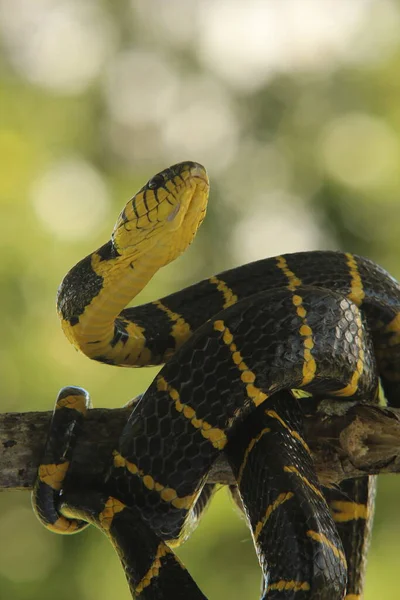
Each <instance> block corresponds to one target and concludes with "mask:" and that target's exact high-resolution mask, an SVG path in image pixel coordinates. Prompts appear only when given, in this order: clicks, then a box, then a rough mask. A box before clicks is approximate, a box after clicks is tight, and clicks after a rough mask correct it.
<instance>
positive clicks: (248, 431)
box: [225, 391, 347, 600]
mask: <svg viewBox="0 0 400 600" xmlns="http://www.w3.org/2000/svg"><path fill="white" fill-rule="evenodd" d="M277 415H278V417H277ZM302 417H303V410H302V409H301V407H300V406H299V403H298V401H297V400H296V399H295V398H293V397H292V396H291V394H290V392H286V391H285V392H278V393H277V394H275V395H274V396H273V398H271V401H270V402H266V403H264V404H263V405H261V406H260V407H259V408H257V410H255V411H254V412H253V413H252V414H251V415H250V416H249V417H248V418H247V419H246V421H245V422H244V423H243V424H242V425H241V426H240V427H239V428H238V430H237V431H236V433H235V436H234V437H233V439H232V440H231V441H230V442H229V444H228V445H227V447H226V449H225V454H226V456H227V458H228V460H229V462H230V464H231V467H232V470H233V473H234V475H235V477H236V479H237V481H238V489H239V493H240V497H241V500H242V503H243V506H244V507H245V512H246V516H247V519H248V522H249V526H250V529H251V531H252V533H253V537H254V541H255V545H256V549H257V554H258V556H259V559H260V564H261V567H262V569H263V572H264V575H265V586H264V588H265V591H264V593H265V596H264V597H265V598H268V599H269V600H304V599H308V598H313V600H332V599H336V598H342V597H343V594H344V592H345V590H346V580H347V571H346V563H345V559H344V552H343V548H342V544H341V540H340V537H339V534H338V532H337V529H336V527H335V524H334V523H333V520H332V517H331V514H330V512H329V508H328V505H327V503H326V500H325V498H324V496H323V493H322V491H321V488H320V486H319V483H318V480H317V477H316V475H315V472H314V466H313V461H312V458H311V455H310V452H309V450H308V447H307V445H306V444H305V443H304V437H303V419H302ZM338 558H339V560H338Z"/></svg>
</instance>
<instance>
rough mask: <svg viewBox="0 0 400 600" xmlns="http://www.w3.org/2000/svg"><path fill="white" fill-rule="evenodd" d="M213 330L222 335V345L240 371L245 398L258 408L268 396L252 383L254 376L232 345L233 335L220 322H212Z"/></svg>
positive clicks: (235, 347) (234, 345) (222, 322)
mask: <svg viewBox="0 0 400 600" xmlns="http://www.w3.org/2000/svg"><path fill="white" fill-rule="evenodd" d="M214 330H215V331H220V332H221V333H222V334H223V335H222V339H223V341H224V343H225V344H226V345H227V346H228V348H229V350H230V351H231V354H232V360H233V362H234V363H235V365H236V366H237V368H238V369H239V371H241V372H242V373H241V376H240V378H241V380H242V381H243V383H246V392H247V396H248V397H249V398H250V400H251V401H252V402H253V404H254V405H255V406H259V404H261V403H262V402H264V400H266V399H267V398H268V395H267V394H265V393H264V392H262V391H261V390H260V388H258V387H256V386H255V385H254V381H255V380H256V374H255V373H254V372H253V371H251V370H250V369H249V367H248V366H247V365H246V363H245V362H244V360H243V358H242V355H241V354H240V352H239V350H238V349H237V346H236V344H234V343H233V335H232V333H231V332H230V331H229V329H228V327H225V323H224V321H222V320H217V321H214Z"/></svg>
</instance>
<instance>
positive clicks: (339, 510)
mask: <svg viewBox="0 0 400 600" xmlns="http://www.w3.org/2000/svg"><path fill="white" fill-rule="evenodd" d="M330 507H331V509H332V510H333V511H334V512H333V519H334V521H335V522H336V523H346V522H347V521H353V520H355V519H368V518H369V516H370V511H369V507H368V505H367V504H359V503H357V502H348V501H346V502H345V501H342V500H335V501H334V502H331V503H330Z"/></svg>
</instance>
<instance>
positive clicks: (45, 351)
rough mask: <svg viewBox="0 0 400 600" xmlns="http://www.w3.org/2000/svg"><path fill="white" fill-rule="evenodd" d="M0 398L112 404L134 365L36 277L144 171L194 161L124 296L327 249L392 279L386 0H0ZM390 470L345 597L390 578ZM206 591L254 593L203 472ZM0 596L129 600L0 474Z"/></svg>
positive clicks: (249, 571) (399, 108) (393, 583)
mask: <svg viewBox="0 0 400 600" xmlns="http://www.w3.org/2000/svg"><path fill="white" fill-rule="evenodd" d="M0 36H1V54H0V70H1V71H0V72H1V81H0V86H1V95H0V115H1V128H0V165H1V177H0V203H1V221H0V252H1V257H2V260H1V262H0V286H1V294H0V301H1V307H2V310H1V313H0V319H1V332H2V343H1V346H0V369H1V404H0V406H1V411H29V410H48V409H50V408H51V407H52V405H53V402H54V398H55V396H56V393H57V391H58V389H59V388H60V387H61V386H64V385H67V384H75V385H81V386H84V387H85V388H87V389H88V390H90V392H91V395H92V398H93V401H94V403H95V405H96V406H107V407H117V406H120V405H121V404H123V403H125V402H126V401H127V400H128V399H130V398H132V397H133V396H135V395H136V394H137V393H138V392H140V391H142V390H144V389H145V388H146V386H147V385H148V384H149V382H150V381H151V380H152V378H153V377H154V375H155V370H154V369H141V370H130V369H117V368H113V367H108V366H106V365H101V364H95V363H91V362H90V361H89V360H87V359H86V358H85V357H83V356H82V355H79V354H78V353H77V352H75V350H74V349H73V348H72V346H70V345H69V344H68V342H67V341H66V339H65V338H64V337H63V335H62V333H61V330H60V327H59V323H58V321H57V317H56V314H55V306H54V304H55V293H56V289H57V286H58V284H59V282H60V281H61V278H62V277H63V275H64V274H65V273H66V271H67V270H68V269H69V268H70V267H71V266H72V265H73V264H74V263H75V262H76V261H78V260H79V259H80V258H81V257H83V256H84V255H85V254H87V253H89V252H91V251H92V250H94V249H95V248H96V247H98V246H99V245H100V244H101V243H103V242H104V241H106V240H107V239H108V236H109V233H110V231H111V229H112V226H113V223H114V220H115V218H116V216H117V214H118V213H119V211H120V210H121V209H122V207H123V205H124V203H125V202H126V201H127V200H128V199H129V198H130V197H131V196H132V195H133V194H134V193H135V191H137V189H138V188H139V187H140V186H141V185H143V184H144V183H145V182H146V181H147V179H148V178H149V177H151V176H152V175H153V174H155V173H156V172H157V171H159V170H160V169H162V168H164V167H166V166H168V165H170V164H172V163H174V162H177V161H181V160H187V159H189V160H195V161H199V162H202V163H204V164H205V165H206V166H207V167H208V170H209V173H210V178H211V184H212V192H211V201H210V206H209V211H208V216H207V219H206V221H205V223H204V225H203V226H202V228H201V230H200V232H199V235H198V238H197V239H196V241H195V243H194V244H193V246H192V247H191V248H190V249H189V251H188V252H187V253H186V254H185V256H183V257H182V258H180V259H179V260H178V261H177V262H176V263H175V264H172V265H170V266H169V267H167V268H166V269H164V271H163V272H160V273H159V274H158V275H157V276H156V277H155V279H154V281H152V282H151V283H150V285H149V286H148V287H147V288H146V290H145V291H144V292H143V293H142V295H141V297H140V299H139V300H140V301H146V300H149V299H155V298H158V297H159V296H160V295H164V294H166V293H168V292H171V291H174V290H177V289H179V288H182V287H183V286H185V285H187V284H190V283H193V282H195V281H196V280H198V279H200V278H202V277H205V276H209V275H211V274H213V273H215V272H217V271H218V270H222V269H225V268H228V267H231V266H235V265H238V264H241V263H245V262H248V261H251V260H254V259H258V258H262V257H265V256H270V255H274V254H277V253H281V252H294V251H297V250H305V249H308V250H310V249H318V248H319V249H322V248H324V249H332V248H337V249H343V250H347V251H351V252H356V253H359V254H363V255H366V256H368V257H370V258H372V259H374V260H376V261H377V262H378V263H380V264H382V265H383V266H384V267H385V268H387V269H388V270H389V271H390V272H391V273H392V274H393V275H394V276H395V277H398V278H399V277H400V203H399V192H400V176H399V173H400V170H399V165H400V77H399V72H400V2H399V1H397V0H351V1H350V0H343V1H342V0H324V1H321V0H286V1H285V0H270V1H268V0H264V1H262V0H248V1H247V2H243V0H242V1H235V0H198V1H195V0H192V1H189V2H188V1H187V0H168V1H166V0H158V1H156V0H148V1H147V2H144V1H140V0H137V1H130V2H129V1H127V0H125V1H120V2H112V1H111V0H108V1H107V0H97V1H96V0H36V1H35V2H31V1H30V0H14V1H13V2H12V3H11V2H9V1H8V0H0ZM399 506H400V480H398V479H396V477H394V476H392V477H385V478H383V477H382V478H381V479H380V481H379V493H378V500H377V514H376V519H375V525H374V533H373V541H372V548H371V552H370V560H369V566H368V576H367V584H366V600H371V599H373V598H385V600H395V599H398V597H399V592H398V578H397V575H398V570H399V567H400V552H399V548H400V541H399V540H400V510H399ZM180 556H181V557H182V558H183V560H184V561H185V563H186V564H187V566H188V567H189V569H190V571H191V572H192V574H193V576H194V577H195V579H196V580H197V582H198V583H199V585H200V586H201V587H202V589H203V590H204V592H205V593H206V594H207V595H209V597H210V599H211V600H212V599H217V598H218V599H220V598H230V599H232V600H235V599H237V600H238V599H239V598H240V599H241V600H247V599H249V600H250V599H253V598H257V597H258V590H259V580H260V574H259V571H258V567H257V564H256V559H255V557H254V552H253V549H252V543H251V540H250V537H249V535H248V533H247V530H246V526H245V524H244V522H243V520H242V519H241V518H240V517H239V516H238V514H237V512H236V511H235V509H234V507H233V505H232V502H230V501H229V499H228V497H227V495H226V494H225V491H224V490H221V491H219V492H218V493H217V495H216V497H215V499H214V501H213V506H212V508H211V509H210V511H209V512H208V513H207V515H206V517H205V519H204V522H203V523H202V524H201V525H200V527H199V529H198V530H197V531H196V532H195V534H194V535H193V537H192V538H191V539H190V540H189V542H188V543H187V544H186V545H185V546H184V547H183V548H182V550H181V551H180ZM0 597H1V599H3V598H4V599H7V600H8V599H12V600H34V599H36V598H39V597H40V598H41V600H47V599H49V600H50V599H53V598H54V597H57V599H58V600H67V599H68V600H69V599H70V598H71V597H75V598H78V599H79V600H106V599H109V598H119V599H120V600H128V598H129V594H128V591H127V588H126V585H125V581H124V576H123V573H122V570H121V568H120V566H119V564H118V560H117V558H116V556H115V555H114V552H113V550H112V549H111V547H109V545H108V542H107V541H106V540H105V539H103V537H102V535H101V534H100V533H99V532H97V531H95V530H90V531H85V532H83V533H82V534H80V535H77V536H72V537H70V538H64V537H62V536H56V535H54V534H51V533H49V532H47V531H46V530H45V529H43V528H42V527H41V526H40V524H39V523H38V522H37V520H36V518H35V517H34V515H33V513H32V512H31V508H30V498H29V494H28V493H3V494H0Z"/></svg>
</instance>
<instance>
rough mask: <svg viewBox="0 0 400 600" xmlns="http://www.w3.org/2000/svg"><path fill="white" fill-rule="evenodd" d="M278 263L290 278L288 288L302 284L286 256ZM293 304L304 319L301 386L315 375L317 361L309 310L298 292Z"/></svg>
mask: <svg viewBox="0 0 400 600" xmlns="http://www.w3.org/2000/svg"><path fill="white" fill-rule="evenodd" d="M276 264H277V267H278V268H279V269H281V271H282V272H283V273H284V274H285V275H286V277H287V279H288V282H289V283H288V285H287V289H288V290H290V291H291V292H294V291H295V290H296V289H297V288H298V287H299V286H300V285H302V281H301V279H299V278H298V277H297V276H296V275H295V273H293V271H291V270H290V269H289V266H288V264H287V261H286V258H285V257H284V256H277V257H276ZM292 302H293V305H294V306H295V308H296V312H297V316H298V317H300V319H301V320H302V325H301V327H300V329H299V333H300V335H301V336H302V337H303V338H304V340H303V345H304V353H303V359H304V363H303V381H302V382H301V384H300V385H301V386H305V385H307V384H308V383H311V381H312V380H313V379H314V377H315V372H316V370H317V365H316V362H315V360H314V358H313V356H312V353H311V350H312V349H313V348H314V340H313V333H312V329H311V327H310V326H309V325H308V323H307V319H306V316H307V312H306V309H305V308H304V306H303V299H302V297H301V296H299V295H298V294H294V295H293V297H292Z"/></svg>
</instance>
